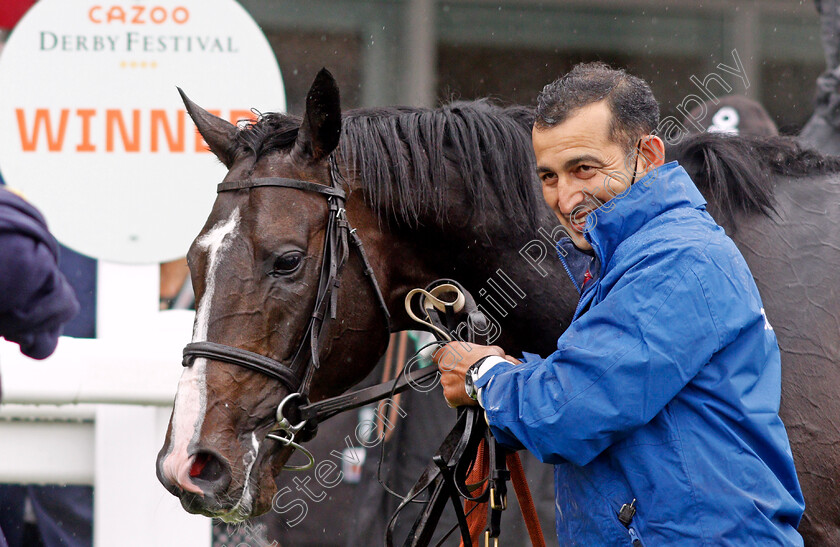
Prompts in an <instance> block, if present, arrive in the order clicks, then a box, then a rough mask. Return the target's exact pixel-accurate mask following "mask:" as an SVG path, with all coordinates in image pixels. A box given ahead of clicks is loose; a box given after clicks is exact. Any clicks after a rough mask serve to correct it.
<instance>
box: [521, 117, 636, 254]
mask: <svg viewBox="0 0 840 547" xmlns="http://www.w3.org/2000/svg"><path fill="white" fill-rule="evenodd" d="M611 120H612V113H611V112H610V109H609V106H608V105H607V103H606V101H599V102H597V103H592V104H589V105H587V106H584V107H581V108H579V109H578V110H577V111H575V112H572V114H571V115H570V116H569V117H568V118H567V119H566V120H565V121H563V123H560V124H558V125H556V126H554V127H552V128H549V129H537V128H536V127H535V128H534V130H533V132H532V134H531V136H532V140H533V145H534V154H535V155H536V158H537V174H538V176H539V177H540V181H541V182H542V191H543V198H544V199H545V201H546V203H548V206H549V207H551V209H552V210H553V211H554V214H555V215H557V218H558V219H560V223H561V224H562V225H563V226H564V227H565V228H566V232H568V234H569V236H570V237H571V238H572V241H573V242H574V244H575V246H576V247H577V248H578V249H582V250H590V249H592V246H591V245H590V244H589V242H588V241H586V239H585V238H584V237H583V234H584V232H585V221H586V216H587V215H588V214H589V213H590V212H591V211H593V210H595V209H597V208H598V207H600V206H601V205H602V204H603V203H605V202H607V201H609V200H610V199H612V198H613V197H614V196H616V195H618V194H620V193H621V192H623V191H624V190H625V189H626V188H627V187H628V186H629V185H630V182H631V180H633V170H634V169H636V152H637V150H636V148H635V147H634V148H632V149H631V150H630V151H629V152H628V151H627V150H625V147H624V146H622V145H620V144H617V143H615V142H612V141H611V140H610V136H609V127H610V121H611ZM639 163H642V162H639ZM636 178H641V174H638V175H637V177H636Z"/></svg>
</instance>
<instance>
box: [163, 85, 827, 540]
mask: <svg viewBox="0 0 840 547" xmlns="http://www.w3.org/2000/svg"><path fill="white" fill-rule="evenodd" d="M183 98H184V101H185V104H186V107H187V111H188V113H189V114H190V116H191V118H192V119H193V121H194V122H195V124H196V126H197V128H198V130H199V132H200V133H201V135H202V136H203V137H204V139H205V141H206V142H207V144H208V146H209V148H210V150H211V151H212V152H213V153H214V154H215V155H216V157H217V158H218V159H219V160H220V161H221V162H222V163H223V164H224V165H225V166H226V167H227V168H228V174H227V175H226V177H225V179H224V181H223V182H222V184H221V185H220V190H221V191H220V192H219V195H218V197H217V199H216V202H215V203H214V206H213V209H212V211H211V213H210V216H209V217H208V220H207V222H206V224H205V225H204V227H203V228H202V230H201V232H200V233H199V235H198V237H197V238H196V239H195V241H194V242H193V244H192V246H191V247H190V251H189V254H188V261H189V265H190V271H191V276H192V282H193V284H194V287H195V292H196V302H197V313H196V323H195V327H194V333H193V343H194V344H199V345H201V344H208V343H209V344H210V345H211V346H212V347H217V348H235V349H237V350H240V351H241V352H242V354H245V355H250V357H249V359H250V361H249V362H251V365H250V366H244V365H243V362H244V361H243V362H236V361H235V359H233V358H232V357H230V352H229V351H228V353H224V351H225V350H219V351H220V352H222V353H218V352H216V353H214V352H207V353H194V354H193V355H192V357H191V359H189V360H188V361H187V362H186V364H189V365H191V366H189V367H187V368H186V369H185V370H184V373H183V375H182V378H181V380H180V382H179V385H178V392H177V395H176V399H175V404H174V408H173V413H172V417H171V419H170V422H169V427H168V430H167V433H166V439H165V441H164V445H163V447H162V448H161V450H160V453H159V455H158V458H157V471H158V477H159V480H160V481H161V483H162V484H163V485H164V487H166V488H167V489H168V490H169V491H170V492H171V493H173V494H174V495H176V496H178V497H179V498H180V500H181V503H182V505H183V506H184V508H185V509H187V510H188V511H191V512H194V513H201V514H205V515H208V516H215V517H219V518H222V519H224V520H226V521H232V522H237V521H241V520H244V519H247V518H249V517H252V516H255V515H258V514H262V513H265V512H267V511H268V510H269V509H271V507H272V499H273V496H274V495H275V494H276V486H275V483H274V477H275V476H277V475H278V474H279V473H280V472H281V470H282V469H283V467H284V465H285V464H286V462H287V460H288V459H289V457H290V456H291V454H292V452H293V451H294V446H295V445H294V443H290V442H289V440H288V439H287V438H286V437H283V438H284V439H286V440H285V441H283V442H278V441H277V440H275V438H276V437H275V436H272V435H270V434H271V432H272V431H273V430H274V429H275V428H276V426H277V420H278V419H280V418H283V417H285V416H286V414H284V412H283V408H279V409H278V407H282V406H283V405H286V403H289V404H288V405H286V406H287V408H286V410H288V411H290V416H298V415H299V413H298V412H297V411H299V407H300V404H302V403H304V402H305V401H299V400H290V397H292V398H293V399H294V397H295V392H294V390H295V388H296V387H297V385H299V384H300V383H301V382H306V385H308V386H310V389H308V393H307V394H306V395H308V400H311V401H319V400H323V399H325V398H329V397H332V396H336V395H338V394H340V393H342V392H344V391H346V390H348V389H349V388H350V387H351V386H353V385H354V384H355V383H357V382H358V381H360V380H361V379H362V378H363V377H364V376H365V375H366V374H367V373H368V372H369V371H370V370H371V368H372V367H373V366H374V364H375V363H376V361H377V359H378V358H379V357H380V356H381V355H382V354H383V353H384V349H385V344H386V341H387V338H388V331H391V332H396V331H400V330H406V329H412V328H416V325H415V324H414V323H413V322H412V320H411V319H410V318H409V317H408V315H407V313H406V312H405V308H404V305H403V300H404V298H405V296H406V294H407V293H408V291H410V290H411V289H413V288H415V287H422V286H425V285H427V284H428V283H429V282H431V281H432V280H435V279H438V278H452V279H457V280H458V281H459V282H461V283H462V284H463V285H464V286H465V287H466V288H467V289H468V290H469V291H470V292H471V293H472V294H474V295H477V296H476V298H477V300H478V301H479V306H480V307H482V308H483V311H484V312H485V313H486V314H487V315H488V317H490V318H492V322H493V323H494V324H496V325H497V326H498V329H497V330H496V331H495V335H494V336H493V343H494V344H497V345H499V346H501V347H503V348H504V349H505V351H506V352H507V353H509V354H519V353H521V352H523V351H529V352H534V353H541V354H548V353H550V352H552V351H553V349H554V348H555V345H556V340H557V337H558V336H559V335H560V334H561V333H562V332H563V330H565V328H566V327H567V326H568V324H569V323H570V321H571V317H572V315H573V313H574V308H575V305H576V303H577V300H578V293H577V291H576V290H575V288H574V287H573V286H572V284H571V282H570V281H569V280H568V278H567V276H566V274H565V273H564V272H563V269H562V265H561V263H560V261H559V260H556V259H555V258H554V245H555V243H556V240H557V238H558V237H559V235H560V234H561V232H562V229H561V228H560V225H559V223H558V221H557V219H556V218H555V217H554V216H553V214H552V212H551V211H550V210H549V209H548V207H547V206H546V205H545V203H544V202H543V200H542V198H541V195H540V189H539V188H540V187H539V182H538V180H537V178H536V174H535V166H534V160H533V152H532V150H531V144H530V132H531V126H532V124H533V111H532V109H530V108H527V107H522V106H511V107H506V108H502V107H499V106H496V105H494V104H491V103H490V102H487V101H484V100H481V101H473V102H457V103H452V104H450V105H446V106H443V107H440V108H438V109H426V108H409V107H389V108H367V109H358V110H352V111H349V112H346V113H344V115H343V116H342V112H341V107H340V97H339V90H338V86H337V84H336V82H335V80H334V79H333V78H332V76H331V75H330V74H329V73H328V72H327V71H326V70H322V71H321V72H319V74H318V75H317V76H316V78H315V81H314V82H313V84H312V87H311V89H310V90H309V93H308V95H307V100H306V106H305V112H304V114H303V116H302V117H301V118H298V117H296V116H292V115H286V114H265V115H262V116H261V117H260V119H259V120H257V121H256V122H255V123H252V124H250V125H247V126H245V127H243V128H237V127H236V126H234V125H232V124H230V123H228V122H227V121H224V120H221V119H220V118H218V117H216V116H213V115H212V114H210V113H208V112H207V111H205V110H204V109H202V108H200V107H199V106H198V105H196V104H195V103H193V102H192V101H190V100H189V99H187V98H186V96H185V95H184V96H183ZM667 159H669V160H670V159H676V160H678V161H680V163H682V164H683V165H684V167H685V168H686V169H687V171H688V172H689V174H690V175H691V177H692V179H693V180H694V181H695V183H696V184H697V185H698V188H699V189H700V190H701V192H702V193H703V194H704V196H705V197H706V199H707V201H708V202H709V211H710V212H711V213H712V215H713V216H714V217H715V218H716V219H718V221H719V222H720V223H722V225H724V227H725V228H727V230H729V232H730V233H731V234H732V235H733V238H734V239H735V241H736V243H737V244H738V245H739V247H740V248H741V250H742V252H743V253H744V255H745V258H746V259H747V262H748V264H749V265H750V267H751V270H752V272H753V274H754V276H755V278H756V281H757V284H758V286H759V289H760V290H761V293H762V295H763V297H764V299H765V308H766V315H767V317H768V318H769V321H770V324H772V328H774V329H775V331H776V334H777V337H778V339H779V344H780V347H781V349H782V352H783V357H782V358H783V394H782V409H781V415H782V418H783V420H784V421H785V423H786V425H787V427H788V431H789V435H790V438H791V446H792V448H793V453H794V458H795V461H796V464H797V469H798V472H799V476H800V480H801V483H802V488H803V491H804V494H805V499H806V503H807V505H808V508H807V510H806V514H805V517H804V519H803V523H802V526H801V528H800V531H801V532H802V533H803V535H804V536H805V537H806V540H807V541H809V542H813V543H814V544H816V543H825V542H831V541H832V540H834V541H840V522H838V517H837V515H838V508H840V507H838V504H839V503H840V502H839V501H838V500H840V497H838V495H837V494H838V493H840V492H839V491H838V484H840V483H839V482H838V481H837V480H836V478H837V474H838V471H837V470H838V465H837V463H838V459H840V456H838V455H837V454H836V453H835V452H836V451H834V450H833V449H834V447H835V446H836V444H837V443H838V442H840V429H838V428H837V427H836V425H834V424H833V423H832V417H833V416H837V415H840V414H838V411H840V402H838V401H837V398H835V397H832V396H831V394H832V393H833V392H836V391H837V389H836V388H837V387H840V372H838V371H837V367H832V366H831V365H832V363H833V362H836V361H837V360H838V355H840V347H838V340H837V337H836V327H837V322H836V319H835V317H836V315H835V314H836V312H837V310H838V309H840V306H838V305H840V298H838V289H837V288H836V287H835V286H833V285H832V284H831V283H830V280H831V273H832V272H833V271H836V270H834V268H835V267H836V266H837V265H838V262H840V253H838V250H840V242H838V241H836V239H837V238H838V237H840V236H838V231H837V230H830V228H832V227H834V225H833V222H835V221H834V220H832V219H837V218H840V211H838V210H837V209H838V201H837V200H836V199H835V201H833V202H832V201H831V198H832V197H835V196H836V193H837V192H838V191H840V178H838V176H836V175H834V174H832V173H833V172H835V171H837V170H840V162H838V161H837V160H831V159H826V158H823V157H821V156H819V155H818V154H816V153H812V152H809V151H806V150H802V149H801V148H800V147H799V146H798V145H796V144H795V143H793V142H791V141H789V140H786V139H783V138H773V139H755V138H753V139H751V138H747V137H731V136H722V135H705V134H704V135H699V136H691V137H686V138H685V139H684V140H683V142H681V143H680V144H678V145H676V146H670V147H669V154H668V158H667ZM266 180H275V181H286V182H277V183H276V184H275V185H273V186H272V185H269V183H268V182H266V183H262V182H260V181H266ZM288 181H292V182H288ZM301 181H303V183H305V184H302V183H301ZM263 184H265V185H263ZM339 187H340V188H343V189H344V191H346V202H344V201H343V200H344V196H345V194H344V192H342V193H341V196H342V197H341V201H340V202H339V203H340V204H341V205H343V206H341V207H336V206H335V201H334V200H333V199H332V198H337V197H338V196H339V195H338V194H336V193H335V192H334V190H331V189H335V188H339ZM329 193H332V194H329ZM330 219H338V220H337V221H335V220H330ZM335 222H344V223H345V227H346V228H347V229H348V230H349V232H350V233H352V234H355V235H356V236H358V239H359V242H358V245H359V249H360V250H359V252H355V253H353V252H348V251H346V250H344V252H343V253H339V254H341V255H342V257H343V258H344V260H339V263H340V265H341V267H340V268H331V267H327V266H328V263H331V262H333V261H332V260H330V259H329V257H330V256H333V255H335V254H336V252H335V250H334V249H335V248H337V247H336V246H338V247H341V245H339V243H336V242H333V244H331V243H330V242H331V241H333V240H336V238H335V237H334V236H333V235H332V234H333V233H334V226H335ZM351 226H352V228H350V227H351ZM822 229H825V231H821V230H822ZM336 241H338V240H336ZM362 243H363V246H364V247H363V248H364V249H366V252H364V251H362V250H361V249H362V247H361V244H362ZM784 253H792V257H793V258H797V259H801V260H802V265H801V266H800V265H799V264H798V263H795V262H792V261H791V259H790V258H786V257H785V256H784ZM328 255H329V256H328ZM799 267H801V268H807V271H800V270H799ZM325 282H329V283H326V284H328V285H330V287H333V288H334V290H332V292H331V293H330V294H329V295H327V294H326V292H325V291H326V290H327V288H325V287H326V285H325ZM817 299H821V300H820V301H818V300H817ZM380 303H381V305H380ZM313 309H314V313H313ZM313 325H314V327H313ZM832 329H833V330H832ZM313 333H314V334H313ZM831 334H834V335H835V336H833V337H832V336H831ZM202 347H203V346H202ZM188 348H189V346H188ZM260 356H264V357H265V358H267V361H266V359H263V361H266V362H269V364H268V365H266V364H265V363H263V366H265V367H268V368H267V369H262V372H260V370H261V369H259V368H258V367H256V365H253V362H254V361H260V359H259V358H260ZM301 356H303V357H302V358H301ZM232 361H233V362H232ZM304 362H305V363H306V366H296V364H300V363H304ZM272 363H273V364H272ZM290 363H291V364H290ZM246 364H247V363H246ZM269 365H270V366H269ZM313 365H317V367H316V366H313ZM272 366H273V367H274V368H278V367H280V368H284V369H285V370H286V372H287V373H284V374H282V375H279V376H270V375H269V376H267V375H266V374H269V373H270V372H271V371H272V370H273V369H272V368H271V367H272ZM255 367H256V368H255ZM266 371H268V372H266ZM289 371H293V372H289ZM292 376H293V377H292ZM281 403H283V405H281ZM278 410H279V412H278ZM278 414H279V416H278ZM416 418H417V417H415V419H416ZM407 419H412V418H411V417H408V418H407ZM293 421H294V420H293ZM301 425H302V424H301ZM294 433H295V434H296V436H295V437H294V438H295V440H296V441H299V442H304V441H305V440H306V439H307V438H308V437H310V436H311V435H312V431H307V430H306V429H303V430H300V429H295V430H294ZM320 465H321V464H319V466H320ZM334 471H335V470H334V468H333V469H332V471H330V469H329V467H328V466H325V467H324V468H323V470H321V468H320V467H318V468H316V473H315V475H316V477H319V476H321V475H322V474H323V475H324V477H323V478H324V480H325V482H329V481H334V480H336V475H335V473H334ZM330 473H332V474H330ZM306 487H307V486H306V484H305V483H304V484H299V485H298V489H302V488H304V489H305V488H306Z"/></svg>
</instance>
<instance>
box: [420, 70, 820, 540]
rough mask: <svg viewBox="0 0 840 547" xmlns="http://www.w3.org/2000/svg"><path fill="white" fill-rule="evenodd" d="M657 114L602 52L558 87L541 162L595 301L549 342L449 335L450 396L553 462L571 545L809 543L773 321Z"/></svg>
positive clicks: (545, 105)
mask: <svg viewBox="0 0 840 547" xmlns="http://www.w3.org/2000/svg"><path fill="white" fill-rule="evenodd" d="M658 122H659V107H658V105H657V103H656V100H655V98H654V96H653V93H652V92H651V90H650V88H649V87H648V85H647V84H646V83H645V82H644V81H642V80H640V79H638V78H635V77H633V76H630V75H628V74H626V73H625V72H624V71H622V70H614V69H610V68H609V67H607V66H606V65H604V64H600V63H593V64H585V65H578V66H576V67H575V68H574V69H573V70H572V71H571V72H570V73H569V74H567V75H566V76H564V77H562V78H560V79H559V80H557V81H555V82H554V83H552V84H549V85H548V86H546V87H545V89H543V91H542V93H541V94H540V97H539V102H538V106H537V111H536V122H535V124H534V128H533V135H532V136H533V146H534V152H535V154H536V160H537V171H538V174H539V178H540V180H541V181H542V189H543V196H544V198H545V200H546V202H547V203H548V205H549V206H550V207H551V208H552V209H553V210H554V212H555V214H556V215H557V218H558V219H559V221H560V222H561V223H562V225H563V226H564V228H565V229H566V232H567V233H568V236H569V239H568V240H566V241H565V242H561V246H560V248H559V250H560V251H561V253H560V254H561V255H565V256H566V258H565V259H564V265H565V266H566V269H567V271H569V274H570V277H572V282H573V283H574V284H575V286H576V287H578V288H579V291H580V292H581V298H580V302H579V303H578V307H577V310H576V312H575V316H574V320H573V321H572V324H571V325H570V326H569V328H568V329H567V330H566V331H565V332H564V333H563V334H562V335H561V336H560V338H559V340H558V341H557V348H558V349H557V351H556V352H555V353H553V354H552V355H550V356H549V357H548V358H546V359H541V358H538V357H536V356H534V358H529V359H526V360H525V362H523V363H518V362H517V361H516V360H514V359H512V358H510V357H507V358H505V355H504V352H503V351H502V350H501V348H497V347H483V346H473V345H467V344H461V343H460V342H455V343H453V344H449V345H447V346H445V347H444V348H442V349H441V350H439V351H438V352H437V354H436V355H435V358H436V360H437V361H438V363H439V365H440V366H441V368H442V369H443V375H442V378H441V382H442V384H443V387H444V396H445V397H446V399H447V400H448V402H449V403H450V404H451V405H464V404H480V405H481V406H482V407H483V408H484V409H485V414H486V417H487V420H488V423H489V424H490V428H491V430H492V432H493V434H494V435H495V436H496V438H497V439H498V440H499V441H500V442H502V443H503V444H505V445H508V446H510V447H514V448H526V449H528V450H529V451H531V452H533V453H534V454H536V455H537V457H538V458H540V459H541V460H542V461H544V462H548V463H553V464H555V489H556V492H555V494H556V527H557V535H558V540H559V543H560V545H586V546H589V545H599V546H602V545H634V546H638V545H669V546H675V545H801V544H802V539H801V537H800V536H799V534H798V533H797V531H796V528H797V526H798V524H799V520H800V518H801V516H802V512H803V509H804V502H803V499H802V494H801V491H800V489H799V483H798V480H797V478H796V472H795V469H794V464H793V458H792V456H791V451H790V446H789V443H788V438H787V434H786V432H785V429H784V426H783V424H782V422H781V420H780V419H779V416H778V408H779V397H780V388H781V379H780V375H781V370H780V369H781V367H780V361H779V349H778V345H777V343H776V338H775V335H774V333H773V330H772V327H771V326H770V324H769V323H768V322H767V320H766V318H765V317H764V313H763V308H762V304H761V299H760V297H759V294H758V290H757V289H756V286H755V283H754V281H753V278H752V275H751V274H750V271H749V269H748V267H747V265H746V263H745V262H744V259H743V257H742V256H741V254H740V253H739V252H738V250H737V248H736V247H735V245H734V243H733V242H732V241H731V240H730V239H729V238H728V237H727V236H726V235H725V233H724V231H723V229H721V228H720V227H719V226H717V224H715V222H714V220H712V218H711V217H710V216H709V215H708V213H706V211H705V201H704V200H703V198H702V196H701V195H700V193H699V192H698V191H697V188H696V187H695V186H694V184H693V183H692V181H691V180H690V179H689V177H688V175H687V174H686V173H685V171H684V170H683V169H682V168H681V167H680V166H679V165H678V164H676V163H675V162H672V163H669V164H664V160H663V158H664V144H663V142H662V140H660V139H659V138H658V137H656V136H655V135H652V134H651V132H652V131H653V130H654V128H655V127H656V126H657V123H658ZM563 244H565V248H564V247H563V246H562V245H563ZM571 244H573V245H574V247H576V248H577V249H579V250H581V251H583V253H585V254H581V253H579V252H578V253H575V251H574V250H573V249H572V248H571V247H570V245H571ZM545 328H552V327H551V325H546V326H545ZM467 378H469V380H468V381H466V382H465V379H467ZM473 397H476V399H477V400H476V399H474V398H473Z"/></svg>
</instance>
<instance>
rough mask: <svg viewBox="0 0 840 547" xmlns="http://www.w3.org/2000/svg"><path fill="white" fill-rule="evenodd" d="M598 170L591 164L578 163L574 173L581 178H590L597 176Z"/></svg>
mask: <svg viewBox="0 0 840 547" xmlns="http://www.w3.org/2000/svg"><path fill="white" fill-rule="evenodd" d="M597 172H598V170H597V169H595V168H594V167H592V166H591V165H578V166H577V167H575V169H574V174H575V176H576V177H578V178H580V179H589V178H592V177H594V176H595V173H597Z"/></svg>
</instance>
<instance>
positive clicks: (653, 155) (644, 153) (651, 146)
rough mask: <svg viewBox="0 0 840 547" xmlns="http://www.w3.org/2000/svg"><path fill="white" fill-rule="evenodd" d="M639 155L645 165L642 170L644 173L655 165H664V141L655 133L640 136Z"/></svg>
mask: <svg viewBox="0 0 840 547" xmlns="http://www.w3.org/2000/svg"><path fill="white" fill-rule="evenodd" d="M639 156H641V157H642V159H643V161H644V165H645V166H644V167H643V168H642V170H643V171H644V173H645V174H647V173H649V172H650V171H653V170H654V169H656V168H657V167H662V166H663V165H665V143H664V142H662V139H660V138H659V137H657V136H656V135H648V136H646V137H642V140H641V144H639Z"/></svg>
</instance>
